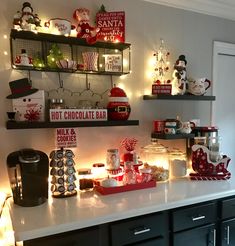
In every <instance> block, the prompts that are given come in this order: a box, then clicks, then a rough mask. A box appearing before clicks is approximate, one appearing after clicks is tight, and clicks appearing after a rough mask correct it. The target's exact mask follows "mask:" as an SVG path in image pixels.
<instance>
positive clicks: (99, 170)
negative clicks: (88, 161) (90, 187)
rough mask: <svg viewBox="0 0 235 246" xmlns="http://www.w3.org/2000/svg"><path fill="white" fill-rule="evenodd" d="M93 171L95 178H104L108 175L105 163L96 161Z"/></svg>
mask: <svg viewBox="0 0 235 246" xmlns="http://www.w3.org/2000/svg"><path fill="white" fill-rule="evenodd" d="M91 171H92V174H93V178H94V179H102V178H106V177H107V171H106V169H105V164H103V163H94V164H93V165H92V170H91Z"/></svg>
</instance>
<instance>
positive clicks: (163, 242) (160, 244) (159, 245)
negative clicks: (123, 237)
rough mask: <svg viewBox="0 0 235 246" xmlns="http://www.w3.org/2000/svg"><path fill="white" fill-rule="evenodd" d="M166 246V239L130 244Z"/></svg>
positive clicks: (133, 245)
mask: <svg viewBox="0 0 235 246" xmlns="http://www.w3.org/2000/svg"><path fill="white" fill-rule="evenodd" d="M166 245H168V243H167V242H166V239H164V238H158V239H151V240H148V241H144V242H141V243H134V244H131V246H166Z"/></svg>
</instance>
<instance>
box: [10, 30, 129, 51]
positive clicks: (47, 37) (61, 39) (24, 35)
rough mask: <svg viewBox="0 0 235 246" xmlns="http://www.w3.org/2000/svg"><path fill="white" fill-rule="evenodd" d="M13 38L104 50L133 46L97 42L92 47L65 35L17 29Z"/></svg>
mask: <svg viewBox="0 0 235 246" xmlns="http://www.w3.org/2000/svg"><path fill="white" fill-rule="evenodd" d="M11 38H12V39H16V38H18V39H26V40H35V41H45V42H55V43H63V44H69V45H80V46H89V47H96V48H104V49H118V50H124V49H127V48H129V47H130V46H131V44H128V43H112V42H96V43H95V44H94V45H91V44H88V43H87V42H86V40H85V39H81V38H77V37H66V36H63V35H53V34H48V33H34V32H30V31H17V30H15V29H12V30H11Z"/></svg>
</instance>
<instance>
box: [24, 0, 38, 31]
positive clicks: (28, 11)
mask: <svg viewBox="0 0 235 246" xmlns="http://www.w3.org/2000/svg"><path fill="white" fill-rule="evenodd" d="M21 28H22V29H23V30H26V31H33V30H36V25H35V17H34V14H33V8H32V6H31V4H30V3H29V2H24V3H23V7H22V14H21Z"/></svg>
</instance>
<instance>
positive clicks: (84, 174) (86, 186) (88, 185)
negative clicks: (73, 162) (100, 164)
mask: <svg viewBox="0 0 235 246" xmlns="http://www.w3.org/2000/svg"><path fill="white" fill-rule="evenodd" d="M78 179H79V189H80V190H81V191H88V190H92V189H93V186H94V185H93V175H92V173H91V169H90V168H81V169H78Z"/></svg>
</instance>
